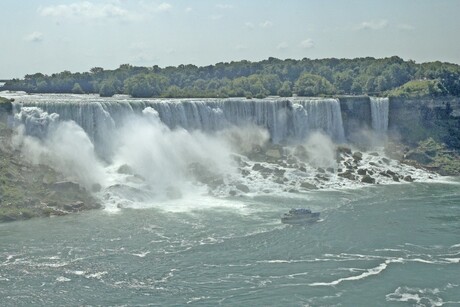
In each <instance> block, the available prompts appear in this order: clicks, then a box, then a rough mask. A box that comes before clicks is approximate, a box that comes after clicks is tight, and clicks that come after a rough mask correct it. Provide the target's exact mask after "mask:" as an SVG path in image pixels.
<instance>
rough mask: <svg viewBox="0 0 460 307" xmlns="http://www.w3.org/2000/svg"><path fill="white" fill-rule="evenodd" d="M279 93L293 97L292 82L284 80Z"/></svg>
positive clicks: (282, 95)
mask: <svg viewBox="0 0 460 307" xmlns="http://www.w3.org/2000/svg"><path fill="white" fill-rule="evenodd" d="M277 94H278V95H279V96H281V97H291V96H292V90H291V82H289V81H284V82H283V85H282V86H281V88H280V89H279V90H278V93H277Z"/></svg>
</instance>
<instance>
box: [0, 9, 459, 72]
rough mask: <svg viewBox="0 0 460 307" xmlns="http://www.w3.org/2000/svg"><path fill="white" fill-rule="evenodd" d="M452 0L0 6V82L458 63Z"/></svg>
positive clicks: (456, 13) (456, 22) (456, 17)
mask: <svg viewBox="0 0 460 307" xmlns="http://www.w3.org/2000/svg"><path fill="white" fill-rule="evenodd" d="M459 14H460V0H381V1H377V0H376V1H372V0H360V1H358V0H327V1H326V0H317V1H313V0H279V1H270V0H235V1H231V0H227V1H211V0H194V1H192V0H164V1H162V0H159V1H154V0H88V1H78V0H40V1H32V0H21V1H18V0H0V20H1V26H0V38H1V42H2V44H1V47H0V50H1V51H0V79H1V78H12V77H23V76H24V75H25V74H28V73H35V72H43V73H47V74H50V73H53V72H60V71H63V70H70V71H72V72H76V71H80V72H83V71H88V70H89V69H90V68H91V67H95V66H101V67H104V68H106V69H114V68H117V67H118V66H119V65H120V64H124V63H129V64H133V65H141V66H153V65H159V66H161V67H164V66H168V65H179V64H190V63H191V64H196V65H200V66H201V65H209V64H215V63H218V62H229V61H233V60H242V59H247V60H251V61H259V60H262V59H266V58H268V57H270V56H272V57H277V58H281V59H285V58H294V59H302V58H304V57H308V58H312V59H315V58H327V57H336V58H354V57H363V56H373V57H387V56H392V55H398V56H400V57H402V58H404V59H406V60H408V59H412V60H415V61H416V62H426V61H435V60H440V61H446V62H454V63H460V39H459V32H460V17H459Z"/></svg>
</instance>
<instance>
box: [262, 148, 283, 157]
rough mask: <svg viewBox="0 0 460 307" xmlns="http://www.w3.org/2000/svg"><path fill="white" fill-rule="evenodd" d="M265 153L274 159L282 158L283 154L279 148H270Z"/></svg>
mask: <svg viewBox="0 0 460 307" xmlns="http://www.w3.org/2000/svg"><path fill="white" fill-rule="evenodd" d="M265 155H266V156H267V157H270V158H274V159H280V158H281V157H282V156H283V154H282V152H280V150H279V149H269V150H267V151H266V152H265Z"/></svg>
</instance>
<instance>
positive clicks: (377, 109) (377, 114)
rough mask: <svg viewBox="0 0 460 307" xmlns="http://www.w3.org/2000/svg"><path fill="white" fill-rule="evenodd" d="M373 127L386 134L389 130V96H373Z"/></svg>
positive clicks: (379, 132) (377, 131)
mask: <svg viewBox="0 0 460 307" xmlns="http://www.w3.org/2000/svg"><path fill="white" fill-rule="evenodd" d="M370 100H371V115H372V129H374V131H375V132H376V133H377V134H379V135H385V134H386V132H387V130H388V110H389V100H388V98H376V97H371V98H370Z"/></svg>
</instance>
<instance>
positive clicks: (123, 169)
mask: <svg viewBox="0 0 460 307" xmlns="http://www.w3.org/2000/svg"><path fill="white" fill-rule="evenodd" d="M117 173H118V174H125V175H134V170H133V168H132V167H131V166H129V165H128V164H123V165H122V166H120V167H119V168H118V170H117Z"/></svg>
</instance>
